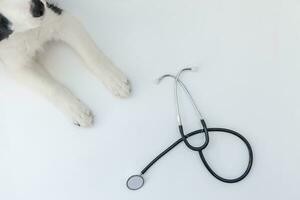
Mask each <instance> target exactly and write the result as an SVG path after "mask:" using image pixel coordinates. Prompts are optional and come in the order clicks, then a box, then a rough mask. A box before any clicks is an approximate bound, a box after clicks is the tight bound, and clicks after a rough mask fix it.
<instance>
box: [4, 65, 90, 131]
mask: <svg viewBox="0 0 300 200" xmlns="http://www.w3.org/2000/svg"><path fill="white" fill-rule="evenodd" d="M10 73H11V75H12V76H13V77H14V78H15V79H16V80H17V81H18V82H19V83H21V84H22V85H25V86H27V87H29V88H30V89H32V90H34V91H36V92H38V93H39V94H41V95H42V96H44V97H46V98H47V99H48V100H49V101H50V102H52V103H53V104H54V105H55V106H56V107H58V108H59V109H60V110H62V111H63V112H64V113H65V114H66V115H68V116H69V117H71V118H72V120H73V123H75V125H78V126H82V127H88V126H91V125H92V122H93V116H92V113H91V111H90V110H89V109H88V107H87V106H85V105H84V104H83V103H82V102H81V101H80V100H79V99H78V98H76V97H75V96H74V95H73V94H72V93H71V92H70V91H69V90H68V89H67V88H65V87H64V86H63V85H61V84H60V83H59V82H57V81H56V80H54V79H53V78H52V76H51V75H50V74H49V73H48V72H47V71H46V70H45V69H44V68H43V67H42V66H40V65H38V64H36V63H31V64H30V65H27V66H22V67H19V68H14V69H13V70H10Z"/></svg>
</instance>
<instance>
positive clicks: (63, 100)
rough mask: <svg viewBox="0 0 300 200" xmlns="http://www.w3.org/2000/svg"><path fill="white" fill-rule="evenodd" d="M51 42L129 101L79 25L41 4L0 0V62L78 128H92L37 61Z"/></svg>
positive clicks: (41, 0) (122, 80)
mask: <svg viewBox="0 0 300 200" xmlns="http://www.w3.org/2000/svg"><path fill="white" fill-rule="evenodd" d="M52 40H57V41H63V42H65V43H67V44H69V45H70V46H71V47H72V48H74V49H75V51H77V52H78V54H79V55H80V56H81V57H82V59H83V60H84V61H85V63H86V66H87V67H88V68H89V70H90V71H91V72H92V73H93V74H94V75H95V76H96V77H97V78H98V79H99V80H100V81H101V82H102V83H103V84H104V85H105V86H106V87H107V88H108V89H109V90H110V91H111V92H112V93H113V94H114V95H116V96H118V97H128V96H129V94H130V84H129V81H128V79H127V78H126V76H125V75H124V74H123V73H122V72H121V71H120V70H119V69H118V68H117V67H116V66H115V65H114V64H113V63H112V62H111V61H110V60H109V59H108V58H107V57H106V56H105V55H104V54H103V53H102V52H101V51H100V50H99V49H98V48H97V46H96V44H95V43H94V42H93V40H92V39H91V38H90V36H89V35H88V33H87V32H86V31H85V29H84V28H83V26H82V25H81V24H80V22H79V21H78V20H77V19H76V18H74V17H73V16H72V15H70V14H69V13H67V12H66V11H64V10H62V9H61V8H59V7H57V6H56V5H54V4H52V3H49V2H47V1H46V0H0V59H1V60H2V61H3V63H4V65H5V66H6V68H7V71H8V72H10V74H11V75H12V76H13V77H14V78H15V79H16V80H17V81H18V82H21V83H22V84H24V85H26V86H29V87H30V88H32V89H33V90H35V91H37V92H39V93H40V94H42V95H43V96H44V97H46V98H47V99H48V100H50V101H51V102H52V103H53V104H54V105H56V106H57V107H58V108H59V109H61V110H62V111H63V112H64V113H65V114H67V115H68V116H70V117H71V118H72V120H73V122H74V123H75V124H76V125H78V126H81V127H88V126H91V125H92V122H93V115H92V112H91V111H90V109H89V108H88V107H87V106H86V105H84V104H83V103H82V102H81V101H80V100H79V99H78V98H77V97H75V96H74V95H73V94H72V93H71V92H70V91H69V90H68V89H67V88H65V87H64V86H63V85H61V84H60V83H58V82H57V81H56V80H54V79H53V78H52V77H51V76H50V75H49V73H48V72H47V71H46V69H45V68H44V67H43V66H41V65H40V64H39V63H38V62H37V61H36V55H37V52H38V51H40V50H41V49H42V48H43V45H44V44H45V43H46V42H48V41H52Z"/></svg>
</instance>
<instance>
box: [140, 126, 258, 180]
mask: <svg viewBox="0 0 300 200" xmlns="http://www.w3.org/2000/svg"><path fill="white" fill-rule="evenodd" d="M207 131H208V133H211V132H220V133H221V132H222V133H228V134H231V135H234V136H236V137H238V138H239V139H241V140H242V141H243V142H244V143H245V145H246V147H247V150H248V155H249V161H248V165H247V168H246V170H245V172H244V173H243V174H242V175H241V176H239V177H237V178H234V179H227V178H223V177H221V176H219V175H218V174H217V173H215V172H214V170H213V169H212V168H211V167H210V166H209V164H208V162H207V161H206V159H205V156H204V154H203V150H200V151H198V152H199V156H200V158H201V160H202V162H203V164H204V166H205V167H206V169H207V170H208V171H209V172H210V173H211V175H213V176H214V177H215V178H216V179H218V180H220V181H222V182H224V183H236V182H239V181H241V180H243V179H244V178H245V177H246V176H247V175H248V174H249V172H250V171H251V168H252V164H253V151H252V148H251V145H250V143H249V142H248V141H247V139H246V138H245V137H244V136H242V135H241V134H239V133H238V132H236V131H233V130H230V129H225V128H208V129H207ZM201 133H205V130H204V129H200V130H197V131H194V132H191V133H189V134H187V135H185V138H189V137H192V136H194V135H197V134H201ZM183 141H184V139H183V138H180V139H178V140H177V141H176V142H174V143H173V144H172V145H171V146H170V147H168V148H167V149H166V150H164V151H163V152H162V153H160V154H159V155H158V156H157V157H155V158H154V159H153V160H152V161H151V162H150V163H149V164H148V165H147V166H146V167H145V168H144V169H143V170H142V171H141V174H145V173H146V172H147V171H148V170H149V169H150V168H151V167H152V166H153V165H154V164H155V163H156V162H157V161H158V160H159V159H161V158H162V157H163V156H165V155H166V154H167V153H168V152H169V151H171V150H172V149H174V148H175V147H176V146H177V145H179V144H180V143H181V142H183Z"/></svg>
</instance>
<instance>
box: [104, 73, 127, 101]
mask: <svg viewBox="0 0 300 200" xmlns="http://www.w3.org/2000/svg"><path fill="white" fill-rule="evenodd" d="M102 82H103V84H104V85H105V86H106V88H107V89H108V90H109V91H110V92H111V93H112V94H113V95H114V96H117V97H120V98H127V97H129V95H130V93H131V86H130V82H129V80H128V79H127V77H126V76H125V75H124V74H123V73H122V72H121V71H119V70H118V69H110V70H106V71H105V73H104V76H103V79H102Z"/></svg>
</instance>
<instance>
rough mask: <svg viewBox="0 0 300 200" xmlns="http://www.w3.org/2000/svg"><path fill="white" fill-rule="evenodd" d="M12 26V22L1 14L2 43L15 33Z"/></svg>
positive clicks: (0, 30)
mask: <svg viewBox="0 0 300 200" xmlns="http://www.w3.org/2000/svg"><path fill="white" fill-rule="evenodd" d="M10 25H11V23H10V21H9V20H8V19H7V18H6V17H4V16H3V15H2V14H1V13H0V41H1V40H4V39H6V38H8V37H9V35H10V34H12V33H13V31H12V30H11V29H10Z"/></svg>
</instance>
